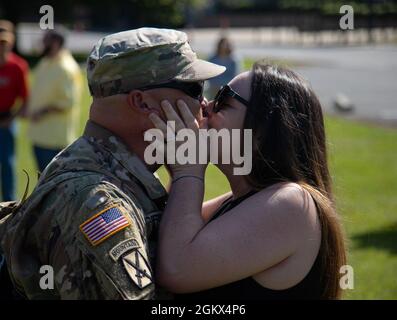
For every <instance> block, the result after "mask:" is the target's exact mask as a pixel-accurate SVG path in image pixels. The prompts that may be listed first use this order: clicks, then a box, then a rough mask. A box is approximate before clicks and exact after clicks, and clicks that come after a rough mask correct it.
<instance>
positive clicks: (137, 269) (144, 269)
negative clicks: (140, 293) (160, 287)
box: [121, 250, 153, 289]
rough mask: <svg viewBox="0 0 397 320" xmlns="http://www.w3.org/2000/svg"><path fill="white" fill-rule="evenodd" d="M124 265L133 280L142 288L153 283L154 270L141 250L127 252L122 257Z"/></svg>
mask: <svg viewBox="0 0 397 320" xmlns="http://www.w3.org/2000/svg"><path fill="white" fill-rule="evenodd" d="M121 259H122V261H123V265H124V268H125V270H126V271H127V273H128V275H129V276H130V278H131V280H132V281H134V283H135V284H136V285H137V286H138V287H139V288H140V289H143V288H145V287H147V286H148V285H150V284H152V283H153V278H152V272H151V270H150V266H149V263H148V262H147V261H146V259H145V258H144V257H143V255H142V254H141V253H140V252H139V250H134V251H132V252H131V253H129V254H126V255H125V256H123V257H122V258H121Z"/></svg>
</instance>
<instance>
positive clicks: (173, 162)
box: [149, 99, 208, 180]
mask: <svg viewBox="0 0 397 320" xmlns="http://www.w3.org/2000/svg"><path fill="white" fill-rule="evenodd" d="M176 106H177V108H178V111H179V114H180V115H181V117H182V119H181V117H180V116H179V115H178V113H177V112H176V111H175V109H174V108H173V107H172V105H171V103H170V102H169V101H167V100H163V101H162V102H161V108H162V109H163V111H164V114H165V115H166V117H167V119H166V120H167V123H165V122H164V121H163V120H162V119H161V118H160V117H159V116H158V115H157V114H155V113H152V114H150V115H149V118H150V120H151V121H152V122H153V124H154V126H155V127H156V128H158V129H160V130H161V131H162V132H163V135H164V137H165V141H166V144H167V145H166V146H164V150H165V154H166V159H167V161H166V164H167V166H168V168H169V170H170V172H171V175H172V178H173V179H174V180H175V179H177V178H179V177H181V176H197V177H199V178H203V177H204V174H205V169H206V167H207V165H208V145H207V139H202V138H200V136H202V135H201V134H200V131H199V129H200V124H199V122H198V120H197V119H196V118H195V117H194V116H193V114H192V113H191V111H190V109H189V107H188V106H187V104H186V103H185V102H184V101H183V100H181V99H179V100H178V101H177V103H176ZM201 125H203V124H201ZM202 137H203V136H202ZM186 139H187V140H186ZM173 146H175V148H173ZM204 152H205V158H204V159H200V157H199V156H200V153H201V154H203V153H204ZM167 153H168V154H167ZM186 153H187V155H186ZM200 162H201V164H200Z"/></svg>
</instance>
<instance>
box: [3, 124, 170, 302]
mask: <svg viewBox="0 0 397 320" xmlns="http://www.w3.org/2000/svg"><path fill="white" fill-rule="evenodd" d="M165 199H166V191H165V190H164V188H163V186H162V185H161V184H160V182H159V181H158V180H157V179H156V177H155V176H154V175H153V174H152V173H151V172H149V171H148V169H147V168H146V166H145V165H144V164H143V163H142V161H141V160H140V159H139V158H138V157H137V156H136V155H134V154H133V153H131V152H130V151H128V150H127V147H126V146H125V145H124V144H123V143H122V142H121V141H120V140H119V138H118V137H116V136H114V135H113V134H112V133H111V132H109V131H108V130H106V129H105V128H103V127H101V126H99V125H97V124H95V123H93V122H90V121H89V122H88V123H87V126H86V129H85V132H84V135H83V136H82V137H80V138H79V139H78V140H76V141H75V142H74V143H73V144H71V145H70V146H69V147H67V148H66V149H64V150H63V151H62V152H61V153H60V154H59V155H58V156H57V157H56V158H55V159H54V160H53V161H52V162H51V163H50V164H49V166H48V167H47V168H46V170H45V171H44V172H43V174H42V175H41V177H40V179H39V181H38V184H37V186H36V187H35V189H34V191H33V192H32V194H31V195H30V197H29V198H28V199H27V200H26V201H25V202H24V203H23V205H22V207H21V208H20V209H19V210H18V211H17V212H16V213H15V214H14V215H12V216H11V217H10V216H8V217H6V218H4V219H3V220H1V221H0V243H1V251H2V252H3V254H4V256H5V258H6V261H7V267H8V270H9V273H10V277H11V279H12V281H13V283H14V285H15V286H16V288H17V289H18V291H20V292H21V293H22V294H23V295H25V296H26V297H27V298H29V299H153V298H156V293H157V290H155V284H154V277H153V276H154V275H153V267H154V265H155V251H156V237H157V230H158V223H159V219H160V216H161V213H162V209H163V207H164V204H165ZM51 276H53V278H51ZM156 289H157V287H156Z"/></svg>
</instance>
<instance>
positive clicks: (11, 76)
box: [0, 20, 29, 201]
mask: <svg viewBox="0 0 397 320" xmlns="http://www.w3.org/2000/svg"><path fill="white" fill-rule="evenodd" d="M13 30H14V27H13V24H12V23H11V22H9V21H6V20H0V166H1V191H2V199H3V201H10V200H14V199H15V177H14V175H15V173H14V171H15V170H14V165H15V160H14V158H15V156H14V155H15V142H14V140H15V139H14V132H15V130H14V127H15V126H14V121H13V120H14V119H15V117H16V116H18V115H21V116H24V114H26V106H27V98H28V86H27V77H28V72H29V67H28V64H27V62H26V61H25V60H24V59H22V58H21V57H19V56H18V55H16V54H15V53H13V52H12V48H13V46H14V42H15V37H14V33H13ZM18 99H21V107H20V108H19V109H18V110H17V111H15V108H14V106H15V104H16V102H17V100H18Z"/></svg>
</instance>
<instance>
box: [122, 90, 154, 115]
mask: <svg viewBox="0 0 397 320" xmlns="http://www.w3.org/2000/svg"><path fill="white" fill-rule="evenodd" d="M145 100H146V97H145V93H144V92H143V91H141V90H132V91H130V92H129V93H128V95H127V103H128V105H129V107H130V108H133V109H134V111H135V112H140V113H148V114H149V113H150V112H152V110H151V108H150V107H149V105H148V104H147V102H146V101H145Z"/></svg>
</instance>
